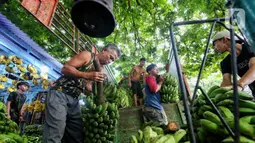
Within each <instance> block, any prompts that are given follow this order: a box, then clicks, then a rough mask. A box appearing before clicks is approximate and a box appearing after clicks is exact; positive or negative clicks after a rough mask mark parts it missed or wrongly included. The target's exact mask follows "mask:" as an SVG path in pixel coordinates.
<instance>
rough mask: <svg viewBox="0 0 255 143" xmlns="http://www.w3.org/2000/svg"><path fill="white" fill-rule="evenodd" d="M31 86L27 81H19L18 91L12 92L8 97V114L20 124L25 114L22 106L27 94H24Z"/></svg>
mask: <svg viewBox="0 0 255 143" xmlns="http://www.w3.org/2000/svg"><path fill="white" fill-rule="evenodd" d="M28 88H29V84H28V83H27V82H25V81H21V82H18V83H17V91H16V92H11V93H10V94H9V96H8V98H7V102H6V112H7V113H6V114H7V118H8V119H11V120H13V121H14V122H16V123H17V124H19V121H20V120H23V115H21V108H22V106H23V104H24V103H25V101H26V96H25V94H24V92H25V91H27V90H28Z"/></svg>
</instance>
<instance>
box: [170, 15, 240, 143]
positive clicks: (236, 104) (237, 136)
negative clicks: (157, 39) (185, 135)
mask: <svg viewBox="0 0 255 143" xmlns="http://www.w3.org/2000/svg"><path fill="white" fill-rule="evenodd" d="M227 20H229V22H230V24H231V25H232V23H233V16H231V17H230V18H216V19H207V20H194V21H183V22H176V23H173V24H172V25H171V27H170V36H171V42H172V48H173V51H174V52H173V54H174V57H175V62H176V68H177V72H178V76H179V80H180V83H181V84H180V86H181V93H182V94H183V97H184V101H183V102H184V107H185V114H186V118H187V121H188V127H189V130H190V136H191V142H192V143H193V142H194V143H195V142H196V141H195V136H194V130H193V125H191V123H192V122H191V121H192V119H191V116H190V114H189V113H187V112H189V111H190V110H189V107H187V104H188V103H187V101H186V99H187V95H186V93H185V92H186V90H185V88H184V85H183V78H182V75H181V73H180V71H181V68H180V62H179V60H178V53H177V48H176V45H175V41H174V34H173V31H172V29H173V26H180V25H190V24H203V23H210V22H214V23H215V22H217V23H219V24H220V25H223V26H224V27H225V28H226V26H225V25H224V24H223V23H221V22H222V21H227ZM227 30H229V31H230V33H231V39H230V40H231V55H233V56H231V57H232V58H231V59H232V71H233V85H234V112H235V113H234V115H235V133H234V140H235V143H239V139H240V127H239V110H238V107H239V101H238V91H237V60H236V49H235V47H234V46H235V40H234V35H236V34H235V33H234V30H233V29H227ZM209 40H210V39H208V41H209ZM202 65H203V64H202ZM201 68H203V67H201ZM200 74H202V73H200ZM198 79H199V78H198ZM197 85H198V84H197ZM195 94H196V93H194V95H195ZM193 99H194V98H193ZM192 103H193V101H192ZM231 136H233V134H231Z"/></svg>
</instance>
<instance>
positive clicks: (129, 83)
mask: <svg viewBox="0 0 255 143" xmlns="http://www.w3.org/2000/svg"><path fill="white" fill-rule="evenodd" d="M134 70H135V66H134V67H133V68H132V70H131V71H130V73H129V74H128V86H129V87H131V76H132V75H133V72H134Z"/></svg>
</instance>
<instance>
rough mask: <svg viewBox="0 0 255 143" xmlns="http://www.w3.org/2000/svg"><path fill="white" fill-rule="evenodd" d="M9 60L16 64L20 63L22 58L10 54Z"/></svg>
mask: <svg viewBox="0 0 255 143" xmlns="http://www.w3.org/2000/svg"><path fill="white" fill-rule="evenodd" d="M10 59H11V61H12V62H13V63H14V64H16V65H22V59H21V58H19V57H17V56H10Z"/></svg>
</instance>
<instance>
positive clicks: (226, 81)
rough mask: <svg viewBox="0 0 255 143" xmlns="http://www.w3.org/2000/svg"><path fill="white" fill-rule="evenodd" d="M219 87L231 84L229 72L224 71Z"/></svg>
mask: <svg viewBox="0 0 255 143" xmlns="http://www.w3.org/2000/svg"><path fill="white" fill-rule="evenodd" d="M220 86H221V87H226V86H232V82H231V74H230V73H224V74H223V80H222V83H221V85H220Z"/></svg>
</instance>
